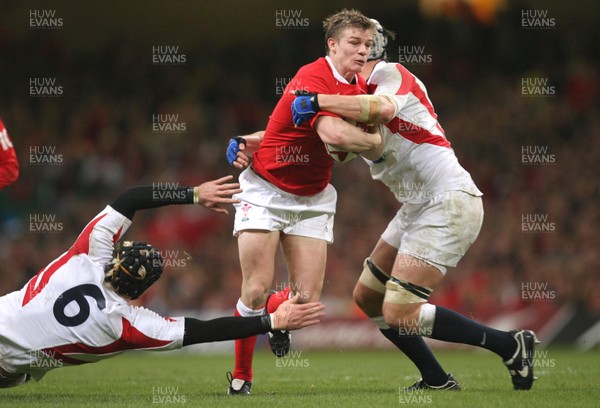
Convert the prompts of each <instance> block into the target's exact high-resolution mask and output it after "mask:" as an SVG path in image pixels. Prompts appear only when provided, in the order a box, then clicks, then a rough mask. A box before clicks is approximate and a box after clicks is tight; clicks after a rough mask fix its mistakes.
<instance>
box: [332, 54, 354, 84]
mask: <svg viewBox="0 0 600 408" xmlns="http://www.w3.org/2000/svg"><path fill="white" fill-rule="evenodd" d="M325 59H326V60H327V63H328V64H329V66H330V67H331V72H333V77H334V78H335V79H337V80H338V81H340V82H342V83H344V84H348V85H351V83H350V82H348V81H347V80H346V78H344V77H343V76H342V75H341V74H340V73H339V72H338V71H337V70H336V69H335V67H334V66H333V62H331V58H329V55H326V56H325ZM357 82H358V78H357V77H356V74H355V75H354V83H357Z"/></svg>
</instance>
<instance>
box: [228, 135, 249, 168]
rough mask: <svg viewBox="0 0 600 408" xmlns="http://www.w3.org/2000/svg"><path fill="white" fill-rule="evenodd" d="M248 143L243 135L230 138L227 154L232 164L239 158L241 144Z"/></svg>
mask: <svg viewBox="0 0 600 408" xmlns="http://www.w3.org/2000/svg"><path fill="white" fill-rule="evenodd" d="M241 144H243V145H244V146H245V145H246V139H244V138H243V137H239V136H238V137H235V138H233V139H229V144H228V145H227V151H226V152H225V155H226V156H227V161H228V162H229V165H230V166H233V162H234V161H235V159H237V153H238V152H239V151H240V145H241Z"/></svg>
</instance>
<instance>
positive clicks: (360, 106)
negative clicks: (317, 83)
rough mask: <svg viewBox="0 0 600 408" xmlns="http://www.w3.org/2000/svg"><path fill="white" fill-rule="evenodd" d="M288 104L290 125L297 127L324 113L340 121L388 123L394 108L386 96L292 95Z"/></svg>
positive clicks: (299, 93) (298, 93) (391, 101)
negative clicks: (342, 118) (291, 100)
mask: <svg viewBox="0 0 600 408" xmlns="http://www.w3.org/2000/svg"><path fill="white" fill-rule="evenodd" d="M296 95H297V96H296V98H295V99H294V101H293V102H292V116H293V119H294V124H295V125H296V126H299V125H300V124H301V123H302V122H304V121H305V120H309V119H311V118H312V117H314V116H315V115H316V114H317V113H318V112H319V111H328V112H331V113H335V114H336V115H340V116H342V117H344V118H348V119H353V120H355V121H357V122H361V123H365V124H368V125H379V124H384V123H387V122H389V121H391V120H392V119H393V118H394V116H396V113H397V110H398V107H397V105H396V102H395V101H394V100H393V98H390V97H388V96H386V95H327V94H317V93H307V92H302V91H300V92H296Z"/></svg>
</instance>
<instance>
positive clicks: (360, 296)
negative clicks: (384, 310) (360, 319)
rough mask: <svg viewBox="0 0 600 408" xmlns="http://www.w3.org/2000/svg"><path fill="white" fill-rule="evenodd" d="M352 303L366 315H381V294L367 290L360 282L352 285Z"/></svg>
mask: <svg viewBox="0 0 600 408" xmlns="http://www.w3.org/2000/svg"><path fill="white" fill-rule="evenodd" d="M352 298H353V300H354V303H356V305H357V306H358V307H359V308H360V309H361V310H362V311H363V312H364V313H365V314H366V315H367V316H381V304H382V303H383V294H380V293H377V292H375V291H373V290H369V289H368V288H366V287H365V286H364V285H362V284H361V283H360V282H359V283H357V284H356V286H355V287H354V292H352Z"/></svg>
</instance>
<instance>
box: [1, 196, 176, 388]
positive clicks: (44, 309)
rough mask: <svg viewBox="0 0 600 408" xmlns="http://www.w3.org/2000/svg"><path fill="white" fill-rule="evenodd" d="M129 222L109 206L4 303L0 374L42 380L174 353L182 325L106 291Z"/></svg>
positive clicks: (173, 319)
mask: <svg viewBox="0 0 600 408" xmlns="http://www.w3.org/2000/svg"><path fill="white" fill-rule="evenodd" d="M130 225H131V221H130V220H129V219H127V218H126V217H125V216H123V215H122V214H120V213H119V212H117V211H115V210H114V209H113V208H112V207H110V206H107V207H106V208H105V209H104V210H103V211H102V212H101V213H100V214H98V215H97V216H96V217H95V218H94V219H93V220H92V221H91V222H90V223H89V224H88V225H87V226H86V227H85V229H84V230H83V232H82V233H81V234H80V235H79V237H78V238H77V241H75V243H74V244H73V246H72V247H71V248H70V249H69V250H68V251H67V252H65V253H64V254H62V255H61V256H60V257H58V258H57V259H56V260H54V261H53V262H52V263H50V264H49V265H48V266H47V267H45V268H44V269H42V270H41V271H40V272H39V273H38V274H37V275H35V276H34V277H33V278H31V280H30V281H29V282H28V283H27V285H25V287H24V288H23V289H21V290H19V291H16V292H12V293H9V294H8V295H5V296H2V297H0V367H1V368H3V369H4V370H5V371H6V372H8V373H28V374H31V376H32V377H33V378H35V379H36V380H39V379H40V378H41V377H42V376H43V375H44V374H45V373H46V372H47V371H49V370H51V369H54V368H58V367H62V366H66V365H77V364H85V363H91V362H96V361H99V360H102V359H104V358H108V357H112V356H115V355H117V354H119V353H121V352H123V351H126V350H139V349H154V350H156V349H161V350H167V349H175V348H180V347H181V346H182V344H183V335H184V318H183V317H179V318H169V317H162V316H160V315H158V314H156V313H154V312H152V311H150V310H148V309H145V308H143V307H135V306H130V305H128V304H127V301H126V300H125V299H123V298H122V297H120V296H119V295H118V294H116V292H114V291H113V290H112V289H111V288H110V287H108V286H105V285H104V284H103V281H104V265H105V264H107V263H108V262H109V261H110V260H111V259H112V254H113V247H114V244H115V243H116V242H117V241H118V240H119V238H120V237H121V236H122V234H124V233H125V231H126V230H127V229H128V228H129V226H130Z"/></svg>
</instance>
